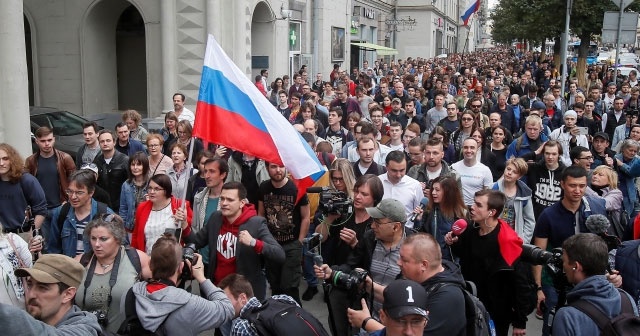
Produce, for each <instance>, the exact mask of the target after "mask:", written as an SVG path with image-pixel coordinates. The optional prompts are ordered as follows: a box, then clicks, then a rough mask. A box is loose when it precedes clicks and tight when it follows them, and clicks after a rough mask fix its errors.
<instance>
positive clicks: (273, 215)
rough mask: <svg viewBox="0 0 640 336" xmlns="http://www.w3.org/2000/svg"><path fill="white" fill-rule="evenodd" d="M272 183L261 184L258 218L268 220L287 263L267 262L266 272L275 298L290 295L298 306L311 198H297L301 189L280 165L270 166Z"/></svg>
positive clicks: (271, 163)
mask: <svg viewBox="0 0 640 336" xmlns="http://www.w3.org/2000/svg"><path fill="white" fill-rule="evenodd" d="M267 172H268V173H269V178H270V179H269V180H267V181H264V182H263V183H262V184H261V185H260V189H259V193H258V215H259V216H262V217H265V218H266V219H267V226H268V228H269V231H271V234H272V235H273V237H274V238H275V239H276V241H277V242H278V243H279V244H280V246H282V248H283V249H284V252H285V255H286V260H285V262H284V264H280V263H275V262H272V261H270V260H267V261H266V263H265V269H266V272H267V278H268V279H269V284H270V285H271V291H272V293H273V295H277V294H286V295H289V296H291V297H292V298H293V299H294V300H296V302H298V304H300V305H302V303H301V301H300V292H299V290H298V286H299V285H300V279H302V267H301V263H302V241H303V240H304V238H305V237H306V236H307V231H308V230H309V223H310V212H309V199H308V198H307V194H306V193H305V194H304V195H303V196H302V198H300V199H299V200H298V199H297V195H298V188H297V187H296V186H295V184H293V181H291V180H290V179H289V178H288V177H287V169H286V168H285V167H284V166H280V165H279V164H277V163H273V162H270V163H267Z"/></svg>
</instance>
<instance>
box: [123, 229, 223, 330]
mask: <svg viewBox="0 0 640 336" xmlns="http://www.w3.org/2000/svg"><path fill="white" fill-rule="evenodd" d="M185 250H186V251H185V252H188V253H184V252H183V249H182V247H181V246H180V244H179V243H178V242H177V241H176V239H175V237H174V236H173V235H170V234H164V235H163V236H162V237H160V238H159V239H158V240H157V241H156V242H155V244H153V248H152V249H151V263H150V268H151V273H152V275H153V277H152V279H151V280H149V281H143V282H138V283H136V284H135V285H133V288H132V290H133V293H134V294H135V300H136V305H135V306H136V314H137V316H138V319H139V320H140V324H141V325H142V327H143V328H144V329H146V330H148V331H151V332H155V333H160V334H163V335H185V336H186V335H198V334H199V333H201V332H203V331H205V330H211V329H214V328H218V327H220V326H221V325H222V324H224V323H226V322H228V321H230V320H231V319H232V318H233V316H234V309H233V305H232V304H231V301H229V298H227V296H226V294H225V293H224V291H223V290H222V289H220V288H218V287H216V286H215V285H214V284H213V283H212V282H211V280H208V279H206V278H205V276H204V266H203V264H202V257H201V256H200V255H199V254H197V253H193V250H188V249H185ZM191 253H193V254H191ZM184 268H189V270H190V273H191V274H192V275H193V277H194V278H195V279H196V280H197V281H198V283H199V284H200V292H202V295H203V297H200V296H199V295H194V294H191V293H189V292H187V291H185V290H183V289H180V288H176V283H177V282H178V280H179V279H180V277H181V275H182V274H183V269H184Z"/></svg>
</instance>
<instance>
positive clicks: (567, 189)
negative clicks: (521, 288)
mask: <svg viewBox="0 0 640 336" xmlns="http://www.w3.org/2000/svg"><path fill="white" fill-rule="evenodd" d="M560 188H561V189H562V191H563V197H562V199H561V200H560V201H559V202H556V203H554V204H553V205H551V206H549V207H547V208H546V209H544V210H543V211H542V213H541V214H540V216H539V217H538V220H537V221H536V227H535V229H534V231H533V243H534V244H535V245H536V246H538V247H539V248H541V249H542V250H547V251H550V250H551V249H553V248H556V247H560V246H562V243H563V242H564V241H565V240H566V239H567V238H569V237H571V236H572V235H574V234H576V233H579V232H589V231H588V229H587V226H586V221H587V218H588V217H589V216H591V215H595V214H601V215H606V208H605V201H604V199H598V198H594V197H591V196H585V192H586V188H587V171H586V170H585V169H584V168H582V167H578V166H570V167H567V168H565V170H564V172H563V173H562V178H561V180H560ZM533 277H534V280H535V282H536V286H537V296H538V303H537V308H538V314H539V315H540V314H541V315H542V316H543V321H544V324H543V326H542V333H543V336H547V335H549V331H550V330H549V329H550V328H549V326H548V323H547V321H548V319H549V311H550V310H551V309H552V308H554V307H555V306H556V304H557V303H558V292H557V290H559V289H560V288H555V287H554V285H553V280H552V278H551V276H550V274H548V272H547V270H546V269H545V270H544V272H543V267H542V266H534V267H533Z"/></svg>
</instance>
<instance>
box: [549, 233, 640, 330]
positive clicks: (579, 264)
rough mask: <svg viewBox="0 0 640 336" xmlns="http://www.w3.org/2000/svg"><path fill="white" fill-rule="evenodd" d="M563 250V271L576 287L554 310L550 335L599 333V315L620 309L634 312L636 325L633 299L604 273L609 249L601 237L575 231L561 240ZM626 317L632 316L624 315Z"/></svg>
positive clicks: (615, 313)
mask: <svg viewBox="0 0 640 336" xmlns="http://www.w3.org/2000/svg"><path fill="white" fill-rule="evenodd" d="M562 250H563V252H562V266H563V269H564V273H565V275H566V277H567V280H568V281H569V283H570V284H572V285H575V287H573V289H571V290H570V291H569V292H568V293H567V306H565V307H562V308H560V309H559V310H558V311H557V313H556V316H555V319H554V321H553V327H552V329H553V335H554V336H563V335H584V336H589V335H594V336H596V335H600V334H601V332H604V331H605V330H604V329H602V328H601V327H599V326H598V323H597V322H596V321H597V320H596V319H597V318H598V317H600V318H603V319H604V320H605V321H607V320H610V319H613V318H614V317H616V316H619V315H620V314H623V313H626V314H630V315H633V316H635V319H636V321H635V325H636V327H635V328H637V325H638V323H640V320H639V319H638V317H637V316H638V309H637V307H636V306H635V304H634V303H633V299H632V298H631V297H630V296H629V295H628V294H627V293H626V292H624V291H620V290H616V288H615V287H614V286H613V285H612V284H611V283H609V281H608V280H607V278H606V277H605V275H604V273H605V270H606V269H607V268H608V249H607V244H606V243H605V242H604V240H602V238H600V237H598V236H597V235H595V234H591V233H578V234H576V235H573V236H571V237H569V238H567V239H566V240H565V241H564V242H563V243H562ZM629 306H631V309H629ZM590 315H591V316H590ZM629 318H632V317H631V316H629V317H625V318H623V319H629ZM611 322H613V321H610V322H609V323H611ZM620 322H622V321H620ZM617 331H620V330H617ZM630 331H631V329H628V330H627V332H630ZM635 331H636V332H637V331H638V329H635ZM603 334H606V333H603ZM623 334H624V335H629V334H628V333H625V332H624V330H623V333H622V334H620V335H623Z"/></svg>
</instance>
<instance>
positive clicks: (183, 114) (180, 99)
mask: <svg viewBox="0 0 640 336" xmlns="http://www.w3.org/2000/svg"><path fill="white" fill-rule="evenodd" d="M185 98H186V97H185V95H184V94H182V93H179V92H178V93H175V94H174V95H173V111H172V112H173V113H175V114H176V117H178V121H182V120H189V122H190V123H191V125H193V122H194V121H195V120H196V115H195V114H194V113H193V112H191V110H189V109H188V108H186V107H184V100H185Z"/></svg>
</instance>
